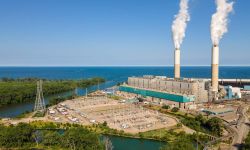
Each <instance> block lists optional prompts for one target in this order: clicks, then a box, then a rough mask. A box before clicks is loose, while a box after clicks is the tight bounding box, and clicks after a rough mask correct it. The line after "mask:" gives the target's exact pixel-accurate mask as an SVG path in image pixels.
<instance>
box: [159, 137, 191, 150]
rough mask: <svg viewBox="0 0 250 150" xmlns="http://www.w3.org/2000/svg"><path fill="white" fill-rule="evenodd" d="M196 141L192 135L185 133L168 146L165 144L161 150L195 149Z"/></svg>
mask: <svg viewBox="0 0 250 150" xmlns="http://www.w3.org/2000/svg"><path fill="white" fill-rule="evenodd" d="M193 143H194V141H193V139H192V137H189V136H187V135H185V134H180V135H179V138H178V139H177V140H176V141H174V142H169V143H168V144H167V145H166V146H163V147H162V148H161V149H160V150H185V149H186V150H195V147H194V145H193Z"/></svg>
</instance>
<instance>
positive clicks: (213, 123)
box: [181, 114, 223, 136]
mask: <svg viewBox="0 0 250 150" xmlns="http://www.w3.org/2000/svg"><path fill="white" fill-rule="evenodd" d="M181 122H182V123H183V124H184V125H186V126H188V127H190V128H192V129H194V130H196V131H200V132H209V133H210V134H213V135H215V136H221V135H222V131H223V124H222V121H221V120H220V119H219V118H216V117H212V118H210V119H206V118H204V117H203V116H202V115H201V114H199V115H197V116H196V117H194V118H192V117H188V116H185V117H184V118H182V119H181Z"/></svg>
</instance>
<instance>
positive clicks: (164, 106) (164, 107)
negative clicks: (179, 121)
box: [161, 105, 170, 109]
mask: <svg viewBox="0 0 250 150" xmlns="http://www.w3.org/2000/svg"><path fill="white" fill-rule="evenodd" d="M161 108H163V109H169V108H170V106H169V105H163V106H162V107H161Z"/></svg>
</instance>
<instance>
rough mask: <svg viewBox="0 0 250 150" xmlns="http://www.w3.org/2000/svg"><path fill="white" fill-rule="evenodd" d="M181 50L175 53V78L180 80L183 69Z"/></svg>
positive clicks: (176, 50)
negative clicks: (181, 65) (181, 66)
mask: <svg viewBox="0 0 250 150" xmlns="http://www.w3.org/2000/svg"><path fill="white" fill-rule="evenodd" d="M180 53H181V51H180V49H175V51H174V56H175V57H174V78H180V77H181V76H180V74H181V73H180V72H181V68H180V59H181V58H180Z"/></svg>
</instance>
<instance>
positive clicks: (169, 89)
mask: <svg viewBox="0 0 250 150" xmlns="http://www.w3.org/2000/svg"><path fill="white" fill-rule="evenodd" d="M208 84H209V82H208V81H204V80H201V79H197V80H195V79H186V78H183V79H173V78H167V77H165V76H150V75H148V76H143V77H129V78H128V84H127V86H130V87H134V88H137V89H144V90H150V91H158V92H162V93H168V94H173V95H181V96H187V97H194V102H195V103H203V102H207V101H208V90H207V89H208V88H207V87H208V86H207V85H208ZM138 94H141V93H138ZM168 100H170V101H172V102H174V101H175V100H174V99H168Z"/></svg>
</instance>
